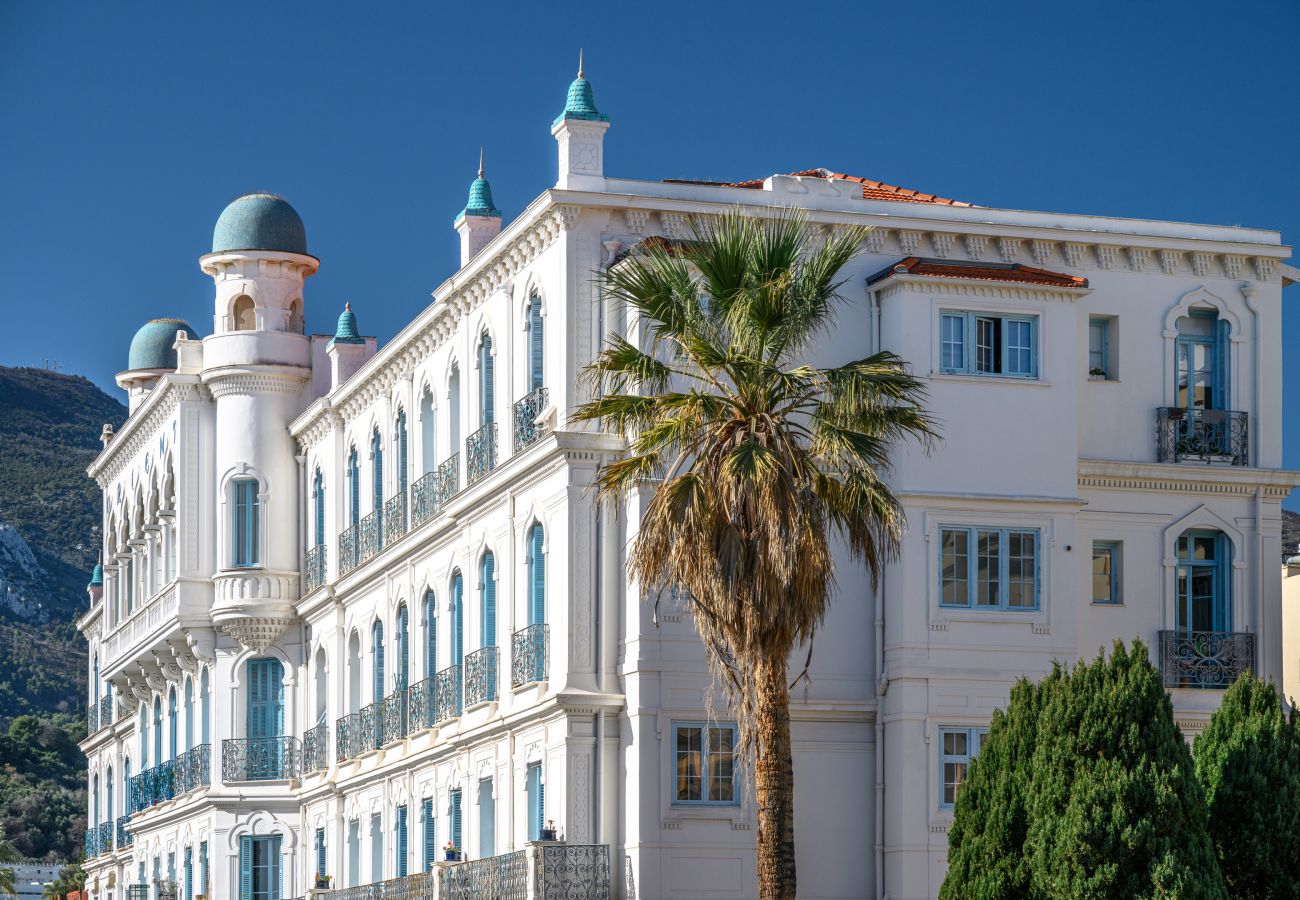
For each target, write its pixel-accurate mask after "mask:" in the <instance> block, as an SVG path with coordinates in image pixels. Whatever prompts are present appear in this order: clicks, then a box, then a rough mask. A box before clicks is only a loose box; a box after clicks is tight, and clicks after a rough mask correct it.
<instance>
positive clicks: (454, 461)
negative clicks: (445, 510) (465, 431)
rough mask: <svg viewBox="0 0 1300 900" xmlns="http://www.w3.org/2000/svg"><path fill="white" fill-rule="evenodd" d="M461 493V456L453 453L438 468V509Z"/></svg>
mask: <svg viewBox="0 0 1300 900" xmlns="http://www.w3.org/2000/svg"><path fill="white" fill-rule="evenodd" d="M459 491H460V454H459V453H453V454H452V455H451V456H449V457H448V458H447V459H445V460H443V461H442V464H441V465H439V466H438V494H437V500H438V508H439V509H441V508H442V507H443V506H445V505H446V503H447V501H448V500H450V499H451V498H452V497H455V496H456V494H457V493H458V492H459Z"/></svg>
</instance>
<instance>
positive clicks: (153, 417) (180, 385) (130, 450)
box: [86, 373, 202, 488]
mask: <svg viewBox="0 0 1300 900" xmlns="http://www.w3.org/2000/svg"><path fill="white" fill-rule="evenodd" d="M200 390H202V388H201V386H200V384H199V379H198V377H197V376H195V375H177V374H175V373H172V374H170V375H164V376H163V377H162V378H161V379H160V380H159V381H158V386H157V387H156V388H154V389H153V392H152V393H150V394H149V398H148V399H147V400H145V402H144V403H143V404H141V406H140V408H139V409H137V410H136V411H135V413H133V414H132V415H131V416H129V417H128V418H127V420H126V422H124V423H123V425H122V430H121V431H118V432H115V433H114V434H113V439H112V440H111V441H109V443H108V446H106V447H105V448H104V449H103V450H102V451H100V454H99V456H97V457H95V459H94V461H93V462H92V463H91V464H90V465H89V466H87V467H86V474H87V475H89V476H90V477H91V478H93V479H95V480H96V481H97V482H99V486H100V487H101V488H106V487H108V485H109V484H111V483H112V481H113V479H114V478H116V477H117V476H118V474H119V473H120V472H121V471H122V470H123V469H124V468H126V466H127V465H128V464H129V463H130V462H131V460H132V459H134V458H135V455H136V453H137V452H139V450H140V449H141V448H142V447H143V446H144V445H145V443H146V442H147V441H149V440H151V439H152V438H153V436H154V435H155V434H157V433H158V430H159V428H161V427H162V425H163V423H164V422H165V421H167V419H168V418H170V417H171V414H172V413H173V412H175V410H176V407H177V406H179V405H180V404H181V403H182V402H184V401H186V400H190V399H195V398H197V397H198V396H199V393H198V392H199V391H200Z"/></svg>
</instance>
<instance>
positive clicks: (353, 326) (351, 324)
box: [328, 301, 366, 347]
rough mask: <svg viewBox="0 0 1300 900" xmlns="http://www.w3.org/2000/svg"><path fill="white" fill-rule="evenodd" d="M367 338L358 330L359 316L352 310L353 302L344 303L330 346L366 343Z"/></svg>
mask: <svg viewBox="0 0 1300 900" xmlns="http://www.w3.org/2000/svg"><path fill="white" fill-rule="evenodd" d="M365 342H366V339H365V338H363V337H362V336H361V334H360V333H359V332H358V331H357V317H356V314H355V313H353V312H352V302H351V301H348V302H347V303H344V304H343V312H342V313H341V314H340V315H339V322H338V326H337V327H336V328H335V329H334V337H333V338H332V339H331V340H330V342H329V344H328V346H330V347H332V346H334V345H335V344H364V343H365Z"/></svg>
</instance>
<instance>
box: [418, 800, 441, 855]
mask: <svg viewBox="0 0 1300 900" xmlns="http://www.w3.org/2000/svg"><path fill="white" fill-rule="evenodd" d="M420 819H421V826H422V829H423V831H424V835H423V837H424V865H423V866H422V869H423V871H425V872H427V871H429V868H430V867H431V866H432V865H433V863H434V861H435V860H436V859H437V854H438V839H437V836H436V835H435V833H434V821H433V798H432V797H426V798H425V800H424V802H423V803H422V804H420Z"/></svg>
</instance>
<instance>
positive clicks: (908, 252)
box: [898, 229, 921, 256]
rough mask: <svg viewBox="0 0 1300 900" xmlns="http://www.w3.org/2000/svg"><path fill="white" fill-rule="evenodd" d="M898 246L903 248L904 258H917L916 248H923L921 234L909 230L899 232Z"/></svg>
mask: <svg viewBox="0 0 1300 900" xmlns="http://www.w3.org/2000/svg"><path fill="white" fill-rule="evenodd" d="M898 246H899V247H902V248H903V255H904V256H915V255H916V248H917V247H919V246H921V232H919V231H911V230H909V229H904V230H902V231H899V232H898Z"/></svg>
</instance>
